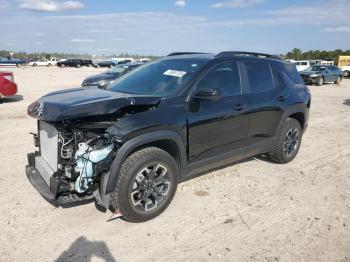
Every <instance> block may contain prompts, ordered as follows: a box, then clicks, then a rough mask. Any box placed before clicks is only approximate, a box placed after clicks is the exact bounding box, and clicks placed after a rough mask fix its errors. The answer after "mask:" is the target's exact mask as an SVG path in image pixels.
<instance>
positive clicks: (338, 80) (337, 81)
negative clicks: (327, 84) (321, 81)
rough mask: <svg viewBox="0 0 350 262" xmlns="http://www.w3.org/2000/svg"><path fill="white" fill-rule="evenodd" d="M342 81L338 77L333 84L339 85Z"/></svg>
mask: <svg viewBox="0 0 350 262" xmlns="http://www.w3.org/2000/svg"><path fill="white" fill-rule="evenodd" d="M342 80H343V78H342V77H341V76H338V79H337V80H336V81H334V84H337V85H340V83H341V81H342Z"/></svg>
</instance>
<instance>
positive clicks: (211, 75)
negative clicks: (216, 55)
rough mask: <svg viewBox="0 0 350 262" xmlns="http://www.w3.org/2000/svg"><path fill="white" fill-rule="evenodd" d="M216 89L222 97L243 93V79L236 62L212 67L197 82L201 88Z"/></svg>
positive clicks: (197, 88)
mask: <svg viewBox="0 0 350 262" xmlns="http://www.w3.org/2000/svg"><path fill="white" fill-rule="evenodd" d="M205 88H209V89H216V90H218V91H219V95H220V96H222V97H226V96H234V95H240V94H241V81H240V75H239V70H238V65H237V63H236V62H227V63H222V64H219V65H217V66H215V67H214V68H212V69H211V70H210V71H209V72H208V73H207V74H206V75H205V76H204V77H203V78H202V79H201V80H200V81H199V82H198V84H197V87H196V90H199V89H205Z"/></svg>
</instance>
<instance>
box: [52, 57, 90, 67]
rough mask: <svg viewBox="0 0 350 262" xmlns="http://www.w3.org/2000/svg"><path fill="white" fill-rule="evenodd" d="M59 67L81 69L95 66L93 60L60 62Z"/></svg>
mask: <svg viewBox="0 0 350 262" xmlns="http://www.w3.org/2000/svg"><path fill="white" fill-rule="evenodd" d="M57 66H59V67H77V68H80V67H82V66H93V63H92V61H91V60H87V59H67V60H64V61H58V62H57Z"/></svg>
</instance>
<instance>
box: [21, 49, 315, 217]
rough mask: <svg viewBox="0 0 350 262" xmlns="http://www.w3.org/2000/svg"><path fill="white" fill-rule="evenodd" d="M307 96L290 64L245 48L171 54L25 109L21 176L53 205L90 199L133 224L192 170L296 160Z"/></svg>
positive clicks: (157, 208) (166, 199)
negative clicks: (32, 123) (27, 129)
mask: <svg viewBox="0 0 350 262" xmlns="http://www.w3.org/2000/svg"><path fill="white" fill-rule="evenodd" d="M310 104H311V96H310V93H309V91H308V89H307V88H306V87H305V85H304V84H303V82H302V79H301V78H300V75H299V74H298V72H297V70H296V68H295V65H293V64H290V63H285V62H283V61H281V60H280V58H279V57H276V56H273V55H266V54H257V53H250V52H222V53H220V54H217V55H215V54H190V53H187V54H186V55H181V53H178V55H173V56H168V57H164V58H161V59H159V60H156V61H153V62H150V63H147V64H145V65H144V66H142V67H140V68H138V69H136V70H134V71H132V72H130V73H128V74H126V75H124V76H123V77H121V78H119V79H118V80H116V81H115V82H114V83H113V84H111V85H109V86H108V87H107V88H106V89H105V90H101V89H98V88H75V89H70V90H62V91H57V92H54V93H51V94H48V95H47V96H44V97H42V98H40V99H39V100H38V101H36V102H34V103H32V104H31V105H30V106H29V108H28V114H29V115H30V116H32V117H34V118H36V119H38V135H35V136H34V138H35V145H36V146H38V147H39V151H37V152H36V153H31V154H29V155H28V161H29V165H28V166H27V169H26V170H27V176H28V178H29V180H30V181H31V182H32V184H33V186H34V187H36V189H37V190H38V191H39V192H40V194H42V195H43V196H44V197H45V198H47V199H49V200H50V201H56V203H57V202H58V203H60V204H62V203H72V202H79V201H84V200H87V199H92V198H95V199H96V201H97V203H98V204H99V205H102V206H104V207H105V208H109V207H112V208H113V209H114V210H115V214H122V215H123V217H124V218H125V219H126V220H128V221H131V222H141V221H146V220H149V219H152V218H154V217H155V216H157V215H159V214H160V213H161V212H162V211H164V210H165V209H166V207H167V206H168V205H169V204H170V202H171V200H172V198H173V196H174V194H175V191H176V188H177V184H178V182H180V181H183V180H185V179H188V178H190V177H191V176H192V175H193V174H197V173H200V172H203V171H207V170H210V169H212V168H216V167H220V166H223V165H227V164H229V163H232V162H234V161H238V160H241V159H244V158H247V157H250V156H255V155H260V154H265V155H267V156H269V157H270V158H271V159H272V160H273V161H275V162H277V163H287V162H290V161H292V160H293V159H294V157H295V156H296V155H297V153H298V150H299V148H300V145H301V140H302V135H303V132H304V131H305V129H306V127H307V125H308V115H309V108H310Z"/></svg>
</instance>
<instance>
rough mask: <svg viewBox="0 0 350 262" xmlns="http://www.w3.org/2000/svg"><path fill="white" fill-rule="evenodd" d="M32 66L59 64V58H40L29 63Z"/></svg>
mask: <svg viewBox="0 0 350 262" xmlns="http://www.w3.org/2000/svg"><path fill="white" fill-rule="evenodd" d="M28 65H30V66H54V65H57V59H56V58H51V59H39V60H35V61H30V62H29V63H28Z"/></svg>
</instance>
